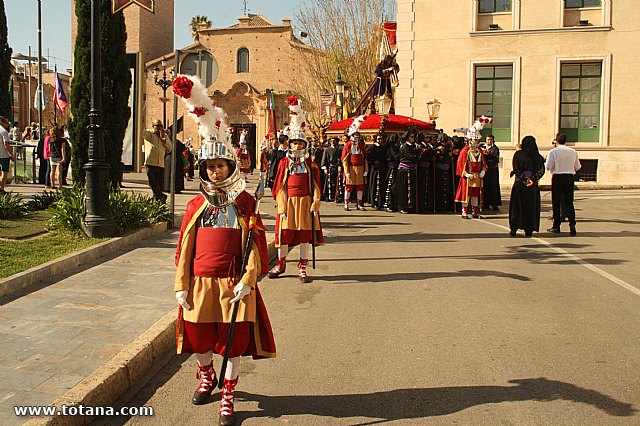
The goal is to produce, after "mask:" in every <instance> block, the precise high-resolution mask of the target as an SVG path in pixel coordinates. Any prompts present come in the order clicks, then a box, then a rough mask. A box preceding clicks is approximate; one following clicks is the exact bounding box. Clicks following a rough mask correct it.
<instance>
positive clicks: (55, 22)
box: [4, 0, 300, 70]
mask: <svg viewBox="0 0 640 426" xmlns="http://www.w3.org/2000/svg"><path fill="white" fill-rule="evenodd" d="M156 1H163V0H156ZM299 1H300V0H248V1H247V6H248V9H249V13H256V14H260V15H264V16H266V17H267V19H269V20H270V21H271V22H273V23H274V24H277V23H280V21H281V19H282V18H283V17H285V16H287V17H289V18H291V19H294V15H295V11H296V9H297V7H298V4H299ZM175 4H176V7H175V25H174V44H175V48H181V47H184V46H187V45H189V44H190V43H192V41H193V40H192V39H191V34H190V32H189V28H188V25H189V21H191V18H192V17H193V16H196V15H206V16H207V17H209V19H210V20H211V21H213V26H214V27H228V26H230V25H233V24H235V23H237V18H238V17H239V16H241V15H242V11H243V2H242V1H241V0H226V1H225V0H175ZM129 7H137V6H135V5H133V6H129ZM4 8H5V14H6V15H7V24H8V29H9V45H10V46H11V48H12V49H13V51H14V53H15V52H21V53H23V54H25V55H26V54H27V53H28V51H29V46H31V54H32V56H35V55H36V51H37V49H38V2H37V0H4ZM70 26H71V1H70V0H42V53H43V55H44V56H45V57H46V56H47V54H49V55H50V60H51V64H52V65H54V64H56V63H57V65H58V68H59V69H60V70H65V69H67V68H69V67H71V56H72V47H71V28H70Z"/></svg>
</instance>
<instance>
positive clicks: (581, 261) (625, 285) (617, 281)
mask: <svg viewBox="0 0 640 426" xmlns="http://www.w3.org/2000/svg"><path fill="white" fill-rule="evenodd" d="M482 222H483V223H488V224H489V225H493V226H497V227H498V228H502V229H505V230H507V231H510V229H509V228H508V227H506V226H503V225H499V224H497V223H493V222H489V221H487V220H482ZM532 239H534V240H536V241H538V242H540V243H542V244H544V245H545V246H547V247H549V248H550V249H552V250H553V251H555V252H557V253H560V254H562V255H563V256H564V257H566V258H569V259H571V260H573V261H574V262H576V263H577V264H579V265H582V266H584V267H585V268H587V269H589V270H591V271H592V272H595V273H596V274H598V275H600V276H601V277H602V278H605V279H607V280H609V281H611V282H612V283H614V284H616V285H619V286H620V287H622V288H624V289H625V290H629V291H630V292H631V293H633V294H635V295H636V296H640V289H638V288H636V287H634V286H632V285H631V284H629V283H627V282H626V281H623V280H621V279H620V278H618V277H615V276H613V275H611V274H610V273H608V272H606V271H603V270H602V269H600V268H598V267H597V266H594V265H592V264H590V263H589V262H587V261H586V260H584V259H581V258H579V257H578V256H576V255H573V254H571V253H569V252H568V251H566V250H564V249H562V248H560V247H556V246H554V245H553V243H550V242H548V241H545V240H543V239H542V238H538V237H533V238H532Z"/></svg>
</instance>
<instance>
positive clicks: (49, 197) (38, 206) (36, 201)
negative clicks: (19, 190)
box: [27, 191, 60, 211]
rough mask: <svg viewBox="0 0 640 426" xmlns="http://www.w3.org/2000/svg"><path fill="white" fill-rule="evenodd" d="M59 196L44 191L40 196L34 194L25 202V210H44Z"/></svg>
mask: <svg viewBox="0 0 640 426" xmlns="http://www.w3.org/2000/svg"><path fill="white" fill-rule="evenodd" d="M59 198H60V195H59V194H58V193H56V192H53V191H44V192H43V193H42V194H34V195H33V197H32V199H31V200H29V201H28V202H27V208H28V209H29V210H30V211H38V210H46V209H48V208H49V207H51V206H52V205H53V203H55V202H56V201H58V199H59Z"/></svg>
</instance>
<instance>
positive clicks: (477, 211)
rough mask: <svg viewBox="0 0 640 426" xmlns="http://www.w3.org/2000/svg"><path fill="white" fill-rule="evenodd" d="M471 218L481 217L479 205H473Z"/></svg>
mask: <svg viewBox="0 0 640 426" xmlns="http://www.w3.org/2000/svg"><path fill="white" fill-rule="evenodd" d="M473 218H474V219H481V218H482V217H481V216H480V206H473Z"/></svg>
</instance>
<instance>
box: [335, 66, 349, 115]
mask: <svg viewBox="0 0 640 426" xmlns="http://www.w3.org/2000/svg"><path fill="white" fill-rule="evenodd" d="M346 85H347V83H346V82H345V81H344V80H343V79H342V74H341V73H340V66H339V65H338V79H337V80H336V102H337V103H339V104H340V111H338V116H339V117H340V118H339V120H342V119H343V118H344V117H342V109H343V108H344V86H346Z"/></svg>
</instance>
